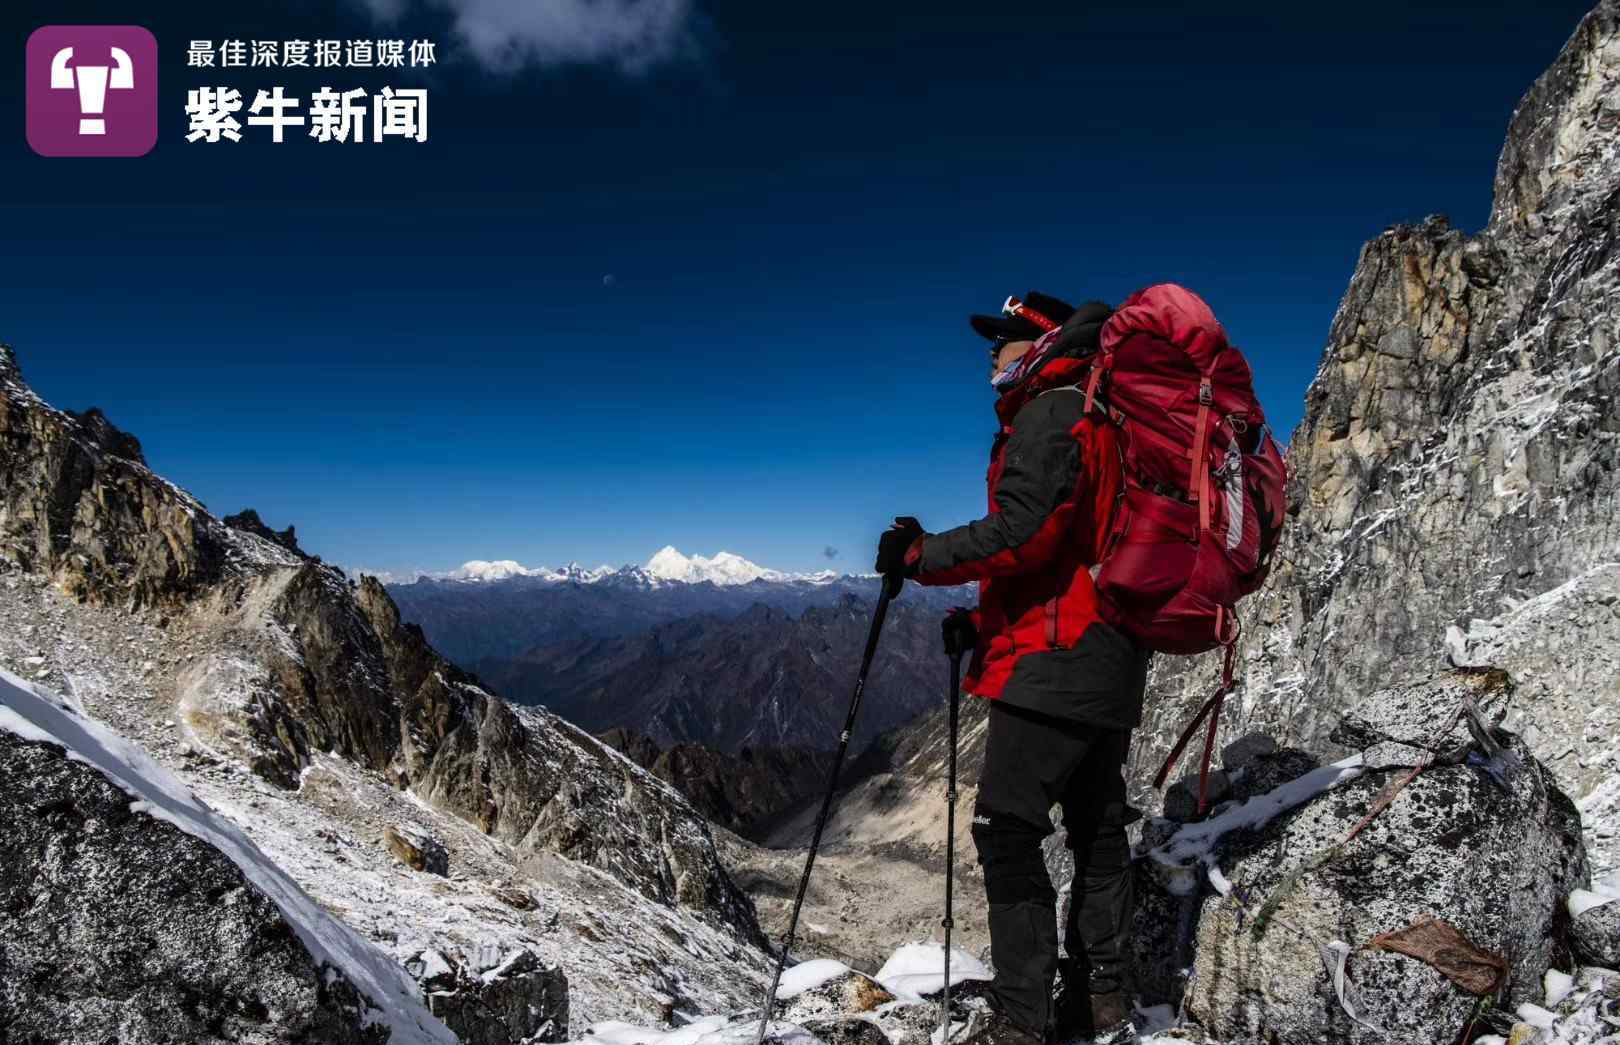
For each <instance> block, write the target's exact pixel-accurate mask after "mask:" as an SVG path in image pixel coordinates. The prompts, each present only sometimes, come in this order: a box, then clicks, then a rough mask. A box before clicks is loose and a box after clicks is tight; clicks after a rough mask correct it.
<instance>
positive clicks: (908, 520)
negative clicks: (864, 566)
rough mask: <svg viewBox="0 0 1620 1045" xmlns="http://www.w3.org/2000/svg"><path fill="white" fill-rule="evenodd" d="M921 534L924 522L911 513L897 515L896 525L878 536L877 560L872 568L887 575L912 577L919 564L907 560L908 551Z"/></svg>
mask: <svg viewBox="0 0 1620 1045" xmlns="http://www.w3.org/2000/svg"><path fill="white" fill-rule="evenodd" d="M921 536H923V528H922V523H920V522H918V521H917V520H916V519H913V518H912V517H911V516H909V515H901V516H898V517H896V518H895V520H894V525H893V526H891V527H889V528H888V529H887V530H884V531H883V536H881V537H879V538H878V552H877V562H876V563H875V564H874V565H873V567H872V568H873V569H874V570H876V571H877V572H878V573H881V574H882V575H883V576H885V577H910V576H911V575H912V574H914V573H916V572H917V565H916V563H910V564H908V563H907V562H906V552H908V551H910V550H911V546H912V545H913V544H915V543H917V538H919V537H921Z"/></svg>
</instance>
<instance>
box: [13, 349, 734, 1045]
mask: <svg viewBox="0 0 1620 1045" xmlns="http://www.w3.org/2000/svg"><path fill="white" fill-rule="evenodd" d="M83 417H85V418H90V419H91V420H89V421H86V420H83V419H81V417H79V416H75V415H70V414H67V413H63V412H61V411H57V410H54V409H52V408H51V407H49V406H48V405H46V404H45V403H43V402H42V401H41V400H40V399H39V398H38V397H37V396H36V395H35V394H34V393H33V392H32V391H31V390H30V389H29V388H28V387H27V385H26V384H25V383H24V382H23V380H22V377H21V374H20V373H19V371H18V369H17V366H16V361H15V357H14V355H13V353H12V352H11V350H10V349H8V348H0V621H3V623H4V626H3V627H0V665H4V666H6V667H9V668H11V669H12V670H14V671H18V672H19V673H24V674H26V675H28V676H29V677H30V678H31V679H34V680H37V681H40V682H42V683H44V684H46V685H50V686H53V687H56V688H59V689H60V690H61V691H62V692H63V695H64V697H65V698H66V699H69V700H71V701H73V702H74V703H75V705H76V706H77V707H79V708H81V709H82V710H84V711H85V712H86V713H88V714H89V715H91V716H93V717H95V718H98V719H101V720H103V721H105V722H107V723H109V724H110V725H112V726H113V727H114V728H115V729H117V730H119V731H120V732H121V733H123V734H124V735H125V736H128V737H130V738H131V739H133V740H136V741H138V742H140V743H143V744H146V745H148V746H149V747H150V749H151V750H152V753H153V755H154V756H155V757H157V758H159V759H160V760H161V761H163V762H164V763H165V764H166V765H169V766H170V768H172V769H174V770H175V771H176V772H178V773H180V774H181V775H182V777H184V778H185V779H186V780H187V782H188V783H189V784H193V785H195V786H196V787H197V789H198V792H199V794H200V795H202V796H203V797H204V798H205V800H207V801H209V802H211V803H212V802H217V803H219V805H220V806H222V807H225V808H228V809H232V811H233V812H234V813H235V815H237V816H238V817H239V818H240V820H241V822H242V823H243V824H244V825H252V826H254V827H255V828H259V829H261V836H260V838H259V839H258V840H259V841H260V842H261V845H263V847H264V848H265V849H266V851H267V852H270V853H271V855H272V856H273V857H274V858H275V859H276V860H277V861H278V862H281V863H282V864H283V865H284V866H285V867H286V868H287V869H288V871H289V873H292V874H293V875H294V876H295V877H297V878H298V879H299V881H300V882H301V884H303V885H304V886H305V888H306V889H308V890H309V891H310V892H311V893H312V894H314V895H315V896H317V897H318V898H319V899H321V900H322V901H323V902H326V903H329V904H330V905H331V906H332V907H334V908H335V909H342V910H343V911H344V912H345V915H346V916H347V917H348V918H350V920H351V921H352V922H353V923H354V924H355V925H356V926H357V927H358V928H360V929H361V930H362V931H363V932H365V933H367V935H369V936H371V938H372V939H374V940H376V941H377V942H378V943H380V944H382V945H383V946H385V948H387V949H389V950H390V951H391V952H392V953H394V954H395V955H396V957H398V958H399V959H400V960H401V961H412V960H415V959H416V958H419V957H420V956H421V955H422V954H423V953H425V952H427V951H433V952H435V953H436V954H437V955H438V959H436V960H430V961H428V962H426V963H425V964H424V963H420V962H419V963H418V965H419V966H420V967H423V968H426V969H434V968H437V964H448V965H450V966H451V967H452V968H456V969H461V970H463V972H462V973H458V974H457V975H458V977H459V979H460V980H461V981H462V982H463V983H464V984H465V985H467V986H468V987H469V988H473V987H477V989H478V990H480V991H481V990H482V987H481V986H479V985H482V984H484V983H485V980H486V977H485V973H486V972H488V971H490V970H492V969H494V968H496V967H498V966H500V965H501V964H502V963H503V960H504V957H505V956H507V954H508V952H509V951H511V950H513V949H522V950H527V951H529V952H530V953H531V954H532V955H533V956H534V958H535V960H536V961H538V962H540V964H543V965H547V966H554V965H555V964H556V963H557V962H559V961H563V960H566V961H567V962H568V963H569V965H570V968H569V970H568V971H569V973H570V979H571V980H572V985H573V989H574V992H575V995H576V998H575V1008H576V1011H577V1012H579V1013H582V1014H585V1015H586V1017H587V1018H589V1017H590V1015H591V1014H592V1013H593V1012H601V1011H602V1010H603V1008H610V1009H612V1010H613V1011H623V1012H648V1013H653V1014H660V1013H661V1014H662V1018H668V1016H669V1014H670V1013H672V1012H674V1011H676V1010H678V1009H679V1008H680V1007H682V1005H685V1004H690V1003H689V1002H683V1001H682V999H683V998H689V997H690V996H692V994H694V993H696V994H699V995H702V996H705V997H715V996H721V997H724V996H730V995H739V996H740V995H744V994H747V993H750V992H751V991H752V990H753V989H754V988H753V987H752V986H751V984H752V983H753V982H754V981H755V980H757V978H758V977H759V976H760V975H761V970H762V968H763V964H764V957H763V954H762V953H761V952H760V951H759V950H758V949H757V944H758V942H759V940H760V937H759V934H758V929H757V926H756V923H755V920H754V914H753V909H752V905H751V904H750V903H749V901H748V900H747V898H746V897H745V896H744V895H743V894H742V893H741V892H740V891H739V890H738V889H737V888H736V887H735V886H734V885H733V884H732V882H731V880H730V877H729V876H728V875H727V873H726V871H725V869H724V867H723V866H722V865H721V863H720V862H719V859H718V857H717V855H716V850H715V844H714V840H713V836H712V834H711V832H710V829H709V827H708V825H707V824H706V823H705V822H704V821H703V819H702V818H701V817H700V816H699V815H698V814H697V813H696V812H695V811H694V810H693V809H692V807H691V806H690V804H689V803H687V802H686V800H685V799H684V798H682V797H681V796H680V795H679V794H678V793H677V792H676V791H674V790H673V789H672V788H670V787H669V786H668V785H667V784H665V783H663V782H662V781H660V780H658V779H657V778H655V777H654V776H652V775H651V774H649V773H647V772H645V771H644V770H642V769H641V768H640V767H638V766H635V765H634V764H632V763H631V762H630V761H629V760H627V759H625V758H624V757H622V756H621V755H619V754H618V753H617V752H614V751H611V750H610V749H608V748H607V747H605V746H604V745H602V744H601V743H600V742H598V741H597V740H595V739H594V738H592V737H590V736H588V735H586V734H584V733H582V732H580V731H579V730H577V729H575V728H574V727H572V726H570V725H568V724H567V723H564V722H562V721H561V720H560V719H558V718H556V717H555V716H553V715H551V714H549V713H547V712H545V711H542V710H539V709H531V708H515V707H512V706H510V705H508V704H506V703H505V702H504V701H501V700H500V699H498V698H497V697H495V696H493V695H492V694H491V693H489V692H488V691H487V690H486V689H485V688H484V687H483V686H482V685H480V684H479V682H478V680H477V679H475V678H473V677H472V676H470V675H469V674H467V673H466V672H464V671H462V670H460V669H459V668H457V667H456V666H455V665H453V664H451V663H450V662H449V661H447V660H445V659H444V658H442V657H441V656H439V655H438V654H437V653H436V652H435V651H434V650H433V648H432V647H431V646H429V645H428V644H427V642H426V641H425V639H424V638H423V636H422V634H421V631H420V629H418V628H416V627H414V626H412V625H408V624H405V623H403V622H402V621H401V620H400V619H399V614H398V610H397V608H396V607H395V605H394V603H393V601H392V600H391V599H390V598H389V596H388V594H387V592H386V590H385V589H384V588H383V587H382V586H381V585H380V584H378V583H376V582H375V581H372V580H370V579H365V580H362V581H361V582H360V583H358V584H355V583H353V582H351V581H350V580H349V579H348V578H346V577H345V576H344V575H343V574H342V573H341V572H340V571H338V570H336V569H335V568H333V567H330V566H327V565H324V564H322V563H320V562H318V561H316V560H314V559H313V558H310V557H308V556H305V555H303V554H302V553H301V552H299V551H297V550H296V542H295V541H293V540H292V539H291V538H292V535H291V534H290V533H288V534H286V535H285V536H286V537H287V538H288V539H287V540H286V541H280V540H276V539H274V538H275V537H277V536H281V535H276V534H273V533H272V536H271V537H266V536H264V534H263V533H262V532H260V531H261V530H263V529H267V528H264V527H263V524H262V523H260V522H258V520H257V518H256V517H253V518H251V519H245V518H243V517H236V518H237V519H238V521H239V522H240V523H243V524H245V528H238V527H235V526H230V525H226V524H225V523H224V522H223V521H221V520H219V519H217V518H215V517H214V516H212V515H211V514H209V513H208V512H207V511H206V509H205V508H204V507H203V506H202V505H201V504H200V503H198V502H197V501H196V500H195V499H194V498H192V497H190V495H188V494H186V493H185V492H184V491H182V490H180V489H179V488H178V487H175V486H174V485H172V484H170V483H168V482H166V481H165V480H163V479H162V478H161V477H159V476H157V475H156V474H155V473H153V472H152V471H151V470H150V469H149V468H148V467H147V466H146V465H145V463H144V460H143V459H142V458H141V456H140V450H139V444H138V443H137V442H136V441H135V440H134V439H133V438H131V437H128V436H124V435H123V434H122V433H118V432H117V430H116V429H114V428H113V427H112V426H111V425H110V424H109V423H108V422H106V420H105V418H103V417H101V415H100V414H99V413H94V412H93V413H91V414H86V415H83ZM254 523H257V525H253V524H254ZM362 799H363V800H362ZM393 822H398V823H404V824H412V825H414V826H416V827H418V828H420V829H423V830H426V831H429V832H430V833H434V834H437V835H440V836H444V837H448V838H451V839H453V841H452V843H451V845H450V849H451V854H452V855H451V865H452V867H455V865H456V861H457V859H458V857H459V859H460V860H461V861H463V872H464V873H465V874H466V878H465V879H464V880H463V881H462V882H461V883H459V884H458V883H456V882H455V881H454V880H452V881H449V882H443V883H442V886H433V887H432V888H429V887H428V886H430V885H431V883H420V884H419V883H417V882H416V881H415V880H412V879H409V878H407V880H406V881H400V880H398V879H397V875H396V872H395V871H394V870H393V868H394V867H398V864H397V862H395V861H394V860H393V858H392V857H391V856H389V855H388V854H387V853H386V851H385V850H383V849H382V848H381V845H380V838H381V835H382V831H383V828H384V827H386V826H388V824H389V823H393ZM323 839H325V840H324V841H323ZM406 874H407V876H409V875H412V874H415V872H406ZM512 882H518V883H520V884H526V885H527V886H528V887H529V888H531V890H532V891H533V892H534V893H535V894H537V895H539V896H541V897H542V898H549V899H550V900H551V901H552V902H551V903H549V904H547V903H536V904H535V905H534V907H533V908H532V909H531V910H527V911H520V910H517V909H515V908H511V907H510V905H507V904H503V903H500V902H499V901H496V902H495V903H494V905H493V906H491V896H492V890H493V889H496V888H499V887H504V885H508V884H510V883H512ZM418 893H419V894H420V895H419V896H418V902H420V903H422V904H423V905H425V906H426V907H427V908H428V909H429V913H428V914H427V915H425V916H424V917H422V918H420V919H419V920H417V921H416V922H414V923H413V924H412V925H411V926H409V927H404V926H401V925H400V924H399V921H398V919H397V917H396V916H395V915H394V913H393V909H394V902H393V901H394V900H397V898H398V897H399V896H401V895H415V894H418ZM593 905H595V910H593V909H592V907H593ZM631 911H634V912H636V913H635V914H630V913H629V912H631ZM620 918H622V920H619V921H615V920H617V919H620ZM610 921H615V924H617V925H619V926H621V927H620V928H614V927H611V926H610V927H607V928H604V923H608V922H610ZM651 927H661V928H659V929H658V932H657V934H656V935H654V936H653V937H651V938H649V937H648V936H647V935H646V932H647V930H648V929H649V928H651ZM402 929H408V931H402ZM558 932H567V933H568V934H569V935H570V937H571V939H569V940H564V939H562V938H560V937H558V936H556V935H555V934H556V933H558ZM548 937H549V939H548ZM576 971H577V972H578V975H577V976H575V975H574V973H575V972H576ZM544 1008H545V1006H544V1005H542V1004H540V1000H539V999H538V997H537V999H536V1004H535V1005H534V1006H533V1009H534V1011H535V1012H536V1013H539V1012H541V1011H542V1010H543V1009H544ZM542 1022H544V1021H543V1020H541V1019H539V1017H538V1016H537V1017H536V1018H535V1019H534V1020H533V1021H531V1023H530V1025H529V1026H527V1028H526V1029H524V1030H523V1034H522V1036H525V1037H526V1036H529V1035H532V1034H536V1033H539V1032H540V1031H539V1028H540V1024H541V1023H542ZM548 1033H551V1034H553V1035H560V1034H564V1033H566V1028H565V1027H558V1026H553V1027H552V1028H551V1030H550V1031H549V1032H548ZM514 1040H517V1039H514Z"/></svg>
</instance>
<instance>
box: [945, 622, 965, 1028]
mask: <svg viewBox="0 0 1620 1045" xmlns="http://www.w3.org/2000/svg"><path fill="white" fill-rule="evenodd" d="M952 646H953V648H952V649H948V650H946V651H945V655H946V656H948V657H949V658H950V660H951V710H950V715H951V750H950V754H949V755H948V756H946V762H945V764H946V766H947V769H946V783H945V920H944V921H943V922H942V923H940V924H942V925H944V926H945V990H944V993H942V994H941V995H940V999H939V1045H949V1043H950V1040H951V928H952V926H953V925H954V924H955V923H954V921H953V919H952V917H951V914H952V911H951V899H952V898H951V883H952V881H953V880H954V879H955V877H956V726H957V707H958V705H960V703H961V699H962V654H963V653H964V652H965V651H964V650H961V649H956V648H954V646H955V643H954V642H953V643H952Z"/></svg>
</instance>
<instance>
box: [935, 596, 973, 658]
mask: <svg viewBox="0 0 1620 1045" xmlns="http://www.w3.org/2000/svg"><path fill="white" fill-rule="evenodd" d="M939 630H940V633H941V634H943V635H944V636H945V655H946V656H947V657H957V656H961V655H962V654H964V653H971V652H973V649H974V647H976V646H978V644H979V629H978V628H976V627H974V626H973V611H972V610H970V609H968V608H967V607H965V606H958V607H956V608H955V609H953V610H951V612H949V613H947V614H945V620H944V621H942V622H941V623H940V626H939Z"/></svg>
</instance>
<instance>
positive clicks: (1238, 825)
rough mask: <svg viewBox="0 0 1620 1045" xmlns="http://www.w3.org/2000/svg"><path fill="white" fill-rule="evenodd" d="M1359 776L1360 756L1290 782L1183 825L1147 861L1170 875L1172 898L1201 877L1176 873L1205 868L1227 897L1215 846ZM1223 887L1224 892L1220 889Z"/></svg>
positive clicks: (1187, 890)
mask: <svg viewBox="0 0 1620 1045" xmlns="http://www.w3.org/2000/svg"><path fill="white" fill-rule="evenodd" d="M1361 773H1362V761H1361V755H1360V754H1359V753H1358V754H1354V755H1350V756H1349V757H1347V758H1342V759H1340V760H1339V761H1337V762H1334V763H1332V764H1330V765H1326V766H1322V767H1321V768H1319V769H1313V770H1311V771H1310V772H1309V773H1306V774H1305V775H1304V776H1301V777H1298V778H1296V779H1294V780H1290V781H1288V782H1287V783H1285V784H1282V785H1281V786H1279V787H1276V788H1273V789H1272V790H1270V791H1267V792H1266V793H1265V794H1263V795H1255V796H1254V797H1253V798H1250V799H1248V800H1246V801H1243V802H1240V803H1238V804H1236V805H1234V806H1233V807H1232V808H1230V809H1227V810H1226V811H1225V812H1222V813H1220V814H1218V815H1216V816H1212V817H1210V818H1209V819H1208V820H1201V821H1199V822H1198V823H1193V824H1187V825H1185V826H1183V827H1182V828H1181V829H1180V830H1178V831H1177V832H1176V833H1175V834H1174V835H1171V836H1170V840H1169V841H1167V842H1165V843H1164V844H1163V845H1160V846H1159V847H1157V848H1156V849H1153V850H1150V851H1149V853H1148V856H1149V857H1150V858H1152V859H1153V861H1154V862H1155V863H1157V864H1158V865H1160V867H1161V868H1164V869H1166V870H1167V871H1169V872H1171V874H1170V875H1169V876H1168V881H1167V882H1166V888H1167V889H1169V890H1170V891H1171V892H1172V893H1175V894H1176V895H1178V896H1186V895H1189V894H1191V893H1192V892H1193V890H1194V889H1196V888H1197V875H1194V874H1187V873H1181V874H1177V873H1176V872H1188V871H1190V870H1191V869H1192V868H1193V867H1194V866H1195V865H1200V864H1201V865H1202V866H1203V867H1204V868H1205V870H1206V872H1207V874H1208V877H1209V881H1210V884H1211V885H1213V886H1214V887H1215V889H1216V891H1218V892H1221V893H1222V894H1223V895H1224V894H1225V892H1226V891H1227V890H1228V889H1230V888H1231V883H1229V882H1227V880H1226V878H1225V876H1224V875H1222V874H1221V871H1220V868H1219V867H1218V866H1217V865H1216V863H1215V856H1214V853H1215V847H1216V846H1217V845H1218V844H1219V842H1220V840H1221V838H1222V837H1224V836H1225V835H1227V834H1230V833H1231V832H1233V831H1245V830H1247V831H1254V830H1258V829H1259V828H1261V827H1264V826H1265V825H1266V824H1268V823H1270V822H1271V821H1272V820H1273V819H1274V818H1276V817H1278V816H1280V815H1281V814H1283V813H1286V812H1287V811H1288V810H1290V809H1293V808H1294V807H1295V806H1298V805H1301V804H1302V803H1304V802H1307V801H1309V800H1311V799H1312V798H1315V797H1316V796H1317V795H1319V794H1321V793H1322V792H1324V791H1326V790H1328V789H1329V788H1332V787H1336V786H1338V785H1339V784H1341V783H1343V782H1345V781H1346V780H1353V779H1355V778H1356V777H1358V776H1360V775H1361ZM1223 883H1224V884H1225V885H1226V889H1222V888H1221V886H1222V884H1223Z"/></svg>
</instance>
